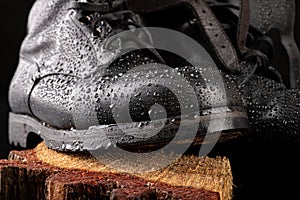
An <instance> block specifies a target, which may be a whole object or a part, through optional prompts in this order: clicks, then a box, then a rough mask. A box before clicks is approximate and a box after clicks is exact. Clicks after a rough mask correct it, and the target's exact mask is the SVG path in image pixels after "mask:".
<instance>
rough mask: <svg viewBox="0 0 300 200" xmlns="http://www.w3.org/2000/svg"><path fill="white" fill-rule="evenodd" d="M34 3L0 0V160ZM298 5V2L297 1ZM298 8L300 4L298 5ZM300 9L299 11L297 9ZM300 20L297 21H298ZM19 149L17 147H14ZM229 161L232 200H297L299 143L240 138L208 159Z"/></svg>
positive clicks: (6, 149) (5, 151)
mask: <svg viewBox="0 0 300 200" xmlns="http://www.w3.org/2000/svg"><path fill="white" fill-rule="evenodd" d="M33 2H34V1H33V0H26V1H25V0H23V1H3V2H2V11H1V12H0V15H1V17H0V20H1V23H0V26H1V32H0V40H1V46H0V47H1V52H0V55H1V73H0V123H1V126H0V158H7V155H8V152H9V151H10V150H12V149H16V148H17V147H12V146H10V145H9V144H8V139H7V124H8V120H7V117H8V112H9V106H8V101H7V91H8V86H9V83H10V80H11V78H12V76H13V73H14V71H15V68H16V66H17V64H18V53H19V49H20V45H21V43H22V40H23V38H24V37H25V33H26V22H27V16H28V13H29V10H30V8H31V5H32V4H33ZM296 2H297V3H298V1H296ZM297 7H298V8H299V7H300V3H298V6H297ZM298 10H300V9H298ZM298 19H299V20H298ZM299 21H300V18H299V15H298V16H297V30H296V37H297V41H298V44H299V40H300V37H299V36H300V35H299V33H300V30H299V29H300V24H299ZM277 54H278V55H280V56H277V57H276V59H275V61H274V62H276V63H279V64H278V66H280V67H281V69H282V70H283V71H284V72H285V77H287V73H286V68H285V67H284V66H285V65H286V60H285V59H284V58H285V54H284V52H281V49H280V47H279V49H278V52H277ZM17 149H19V148H17ZM218 155H221V156H227V157H229V158H230V161H231V164H232V170H233V176H234V183H235V188H234V196H235V198H234V199H299V197H298V198H296V195H297V194H298V196H299V192H298V191H299V186H300V183H299V180H300V164H299V162H298V160H299V159H300V143H298V142H290V141H281V140H276V139H274V140H272V141H270V140H250V139H247V138H243V139H240V140H235V141H231V142H229V143H226V144H218V145H217V146H216V148H215V149H214V151H213V152H212V153H211V154H210V156H218Z"/></svg>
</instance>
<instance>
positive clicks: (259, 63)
mask: <svg viewBox="0 0 300 200" xmlns="http://www.w3.org/2000/svg"><path fill="white" fill-rule="evenodd" d="M206 3H207V4H208V6H209V7H210V8H212V9H213V8H221V9H234V10H237V11H240V9H241V8H240V7H239V6H236V5H234V4H231V3H228V2H224V1H222V2H221V1H220V0H206ZM235 23H236V22H233V21H229V22H228V23H223V24H222V26H223V28H224V29H225V30H228V29H234V30H235V29H237V28H236V24H235ZM247 37H248V38H249V42H265V43H267V44H268V45H269V46H270V48H271V49H273V48H274V44H273V42H272V39H271V38H270V37H269V36H267V35H264V34H262V33H260V32H259V31H258V30H256V29H255V28H254V27H250V31H248V36H247ZM251 59H252V62H254V68H253V70H251V72H250V73H249V75H248V76H247V77H246V78H245V79H244V80H243V81H242V82H241V83H240V85H244V84H245V83H246V82H247V81H249V80H250V79H251V77H252V76H253V75H254V74H255V73H256V72H257V70H259V69H263V70H264V71H268V72H271V73H272V74H274V75H275V76H276V77H277V78H278V80H279V81H280V82H281V83H283V80H282V77H281V74H280V73H279V72H278V71H277V70H276V69H275V68H273V67H271V66H270V61H269V58H268V56H267V55H266V54H265V53H263V52H262V51H260V50H257V49H248V51H247V52H246V53H245V54H243V55H242V60H244V61H249V60H251ZM253 59H254V61H253Z"/></svg>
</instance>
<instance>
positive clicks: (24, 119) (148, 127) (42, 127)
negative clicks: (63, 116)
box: [9, 111, 249, 151]
mask: <svg viewBox="0 0 300 200" xmlns="http://www.w3.org/2000/svg"><path fill="white" fill-rule="evenodd" d="M225 114H226V115H225ZM224 116H226V117H225V119H224ZM183 120H184V123H183ZM198 121H199V127H198V132H197V135H196V138H195V137H194V136H195V134H194V135H193V134H191V133H192V132H193V130H195V128H192V127H193V126H194V125H195V122H198ZM180 124H181V125H180ZM183 124H184V127H183V130H184V133H185V134H184V136H183V137H177V136H176V140H174V137H175V135H176V133H177V132H178V128H179V127H180V126H181V128H182V126H183ZM220 124H221V125H220ZM162 126H163V129H161V127H162ZM208 127H213V128H212V129H211V128H210V129H209V128H208ZM248 128H249V124H248V117H247V114H246V112H243V111H234V112H226V113H219V114H208V115H204V116H198V119H197V120H196V118H192V119H182V118H175V119H174V118H173V119H172V120H156V121H150V122H137V123H131V124H118V125H99V126H94V127H90V128H89V129H88V130H60V129H56V128H54V127H51V126H49V125H46V124H45V123H42V122H40V121H38V120H37V119H35V118H33V117H31V116H28V115H22V114H15V113H9V141H10V143H12V144H14V145H20V146H22V147H27V143H28V136H29V135H30V134H31V133H34V134H37V135H39V136H40V137H41V138H42V139H43V140H44V142H45V143H46V145H47V146H48V147H49V148H51V149H54V150H57V151H85V150H97V149H99V148H106V149H107V148H109V147H112V146H115V144H117V145H118V146H121V147H134V148H137V147H139V146H140V147H143V148H145V147H147V146H164V145H166V144H168V143H174V144H182V143H192V142H193V141H194V143H195V144H201V143H202V142H203V138H204V137H206V138H209V136H212V138H214V137H215V133H221V132H222V134H221V137H220V138H218V139H219V140H220V141H226V140H228V139H231V138H234V137H237V136H239V135H240V134H241V131H242V130H245V129H248ZM208 130H209V131H208ZM124 132H126V133H127V134H125V133H124ZM194 132H195V131H194ZM128 133H129V134H128ZM156 133H157V134H156ZM141 134H142V135H143V137H135V136H136V135H141ZM147 136H149V137H147ZM205 141H206V142H207V140H205Z"/></svg>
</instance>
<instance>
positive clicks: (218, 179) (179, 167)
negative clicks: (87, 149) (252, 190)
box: [0, 143, 233, 200]
mask: <svg viewBox="0 0 300 200" xmlns="http://www.w3.org/2000/svg"><path fill="white" fill-rule="evenodd" d="M0 179H1V180H0V188H1V193H0V199H10V200H11V199H49V200H65V199H191V200H192V199H222V200H228V199H231V195H232V185H233V183H232V174H231V168H230V163H229V160H228V159H227V158H221V157H218V158H208V157H204V158H198V157H193V156H182V157H181V158H179V159H177V160H176V161H175V162H174V163H173V164H171V165H169V166H167V167H165V168H163V169H160V170H157V171H154V172H148V173H144V174H129V173H124V172H118V171H116V170H114V169H111V168H109V167H106V166H105V165H103V164H101V163H100V162H99V161H98V160H96V159H95V158H93V157H92V156H91V155H90V154H88V153H79V154H74V153H60V152H56V151H53V150H50V149H48V148H47V147H46V146H45V144H44V143H42V144H40V145H38V146H37V147H36V148H35V149H34V150H28V151H13V152H11V154H10V156H9V160H1V161H0Z"/></svg>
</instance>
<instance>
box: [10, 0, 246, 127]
mask: <svg viewBox="0 0 300 200" xmlns="http://www.w3.org/2000/svg"><path fill="white" fill-rule="evenodd" d="M72 3H73V1H71V0H68V1H66V0H37V1H36V2H35V4H34V5H33V8H32V10H31V12H30V16H29V21H28V34H27V36H26V38H25V40H24V42H23V44H22V47H21V51H20V61H19V66H18V68H17V70H16V73H15V75H14V78H13V80H12V82H11V85H10V90H9V102H10V107H11V109H12V111H13V112H14V113H19V114H26V115H30V116H34V117H35V118H37V119H39V120H40V121H42V122H45V123H47V124H49V125H52V126H54V127H57V128H63V129H70V128H71V127H74V128H76V129H88V128H89V127H90V126H95V125H99V124H113V123H115V121H114V119H113V116H112V108H113V106H114V105H111V100H112V98H116V101H119V102H120V105H119V106H121V107H122V106H124V107H125V106H128V105H123V104H122V100H123V99H124V95H125V96H126V95H127V96H128V95H132V97H133V98H132V99H131V102H130V105H129V107H130V112H131V115H132V118H133V119H134V120H135V121H143V120H148V119H149V116H148V110H147V109H148V108H149V106H150V105H155V104H160V105H164V106H165V108H166V110H167V111H170V112H169V115H170V116H173V117H174V116H177V115H178V114H180V113H178V109H177V108H178V104H177V103H178V102H176V101H175V100H174V96H172V94H170V91H168V90H167V89H166V88H161V87H156V86H155V84H153V85H149V86H147V87H140V83H142V82H143V81H145V80H144V79H141V78H140V79H137V80H132V79H126V78H125V79H122V80H123V82H121V83H120V82H119V79H120V77H122V76H123V74H124V73H126V72H127V71H128V70H130V69H133V68H134V67H136V66H139V65H142V64H147V63H160V62H161V60H160V59H158V58H157V57H156V56H155V55H153V54H151V53H149V52H148V51H137V52H133V53H130V54H126V55H122V56H121V55H120V53H118V51H116V52H110V51H104V50H103V48H104V45H103V44H104V40H105V39H106V38H101V39H99V38H94V37H93V36H92V34H93V30H91V28H89V27H88V26H83V25H82V24H81V23H80V22H79V21H78V19H79V18H80V17H81V15H80V13H79V12H77V11H76V10H74V9H72V5H73V4H72ZM197 5H198V4H197ZM202 17H203V16H202ZM210 17H212V16H210ZM206 25H207V24H206V23H204V24H202V26H206ZM216 27H217V28H213V29H210V28H207V31H208V32H211V33H215V32H217V31H218V26H216ZM225 40H226V41H227V39H226V38H225ZM134 42H135V41H132V43H134ZM215 42H216V41H215ZM225 44H227V43H226V42H225ZM230 49H231V47H230V46H229V50H230ZM231 53H233V52H231ZM219 54H220V56H221V57H222V58H223V57H224V58H225V57H226V55H225V54H227V53H226V51H223V50H222V51H221V52H219ZM119 56H121V57H119ZM205 56H206V57H205V58H203V59H211V58H209V57H207V55H205ZM117 57H119V58H118V59H116V58H117ZM114 60H115V61H114ZM224 62H226V63H227V64H229V65H233V64H234V65H235V61H234V58H233V59H232V57H230V59H228V58H226V60H225V61H224ZM211 63H212V64H214V63H213V61H211ZM186 66H187V65H184V64H182V65H181V66H176V67H178V72H180V73H182V74H183V75H184V76H185V77H186V79H187V80H189V82H190V84H191V85H192V86H193V87H194V90H195V91H196V92H197V98H198V101H199V102H200V105H196V106H199V107H200V110H205V109H210V108H212V107H219V106H232V107H235V106H238V107H242V106H243V102H242V99H241V98H240V95H239V92H238V90H237V88H236V86H235V83H234V81H233V80H232V78H230V77H229V76H227V75H226V74H223V77H224V80H225V87H226V93H227V94H223V93H221V92H218V91H220V89H219V88H218V86H216V85H214V81H213V80H211V83H210V84H208V85H206V84H204V83H203V80H201V79H199V78H195V74H197V73H198V72H197V70H199V69H195V68H192V67H191V66H190V67H186ZM198 67H199V66H198ZM200 67H201V66H200ZM187 69H188V70H187ZM207 70H211V69H209V68H208V69H207ZM192 72H193V73H192ZM211 73H212V74H213V73H217V72H213V71H212V72H211ZM161 75H162V74H154V75H153V76H154V77H153V80H154V81H155V80H160V79H161ZM124 80H126V81H125V82H124ZM182 90H183V92H184V90H185V89H184V88H183V89H182ZM116 91H117V92H116ZM112 94H115V95H112ZM226 95H227V96H228V97H229V98H228V99H227V100H226V98H225V96H226ZM141 97H143V98H141ZM173 100H174V101H173ZM194 106H195V105H194Z"/></svg>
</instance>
